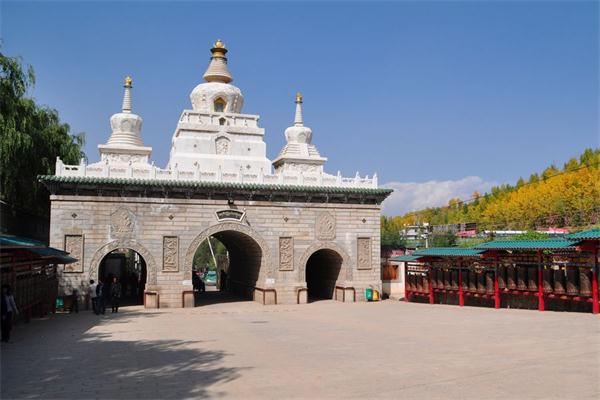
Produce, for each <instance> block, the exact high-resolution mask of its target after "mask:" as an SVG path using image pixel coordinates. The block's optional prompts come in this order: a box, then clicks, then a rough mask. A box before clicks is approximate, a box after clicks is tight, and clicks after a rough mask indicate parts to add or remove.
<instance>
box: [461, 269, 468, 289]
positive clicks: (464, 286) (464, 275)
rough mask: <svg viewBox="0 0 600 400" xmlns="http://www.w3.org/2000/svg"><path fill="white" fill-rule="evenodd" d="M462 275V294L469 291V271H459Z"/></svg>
mask: <svg viewBox="0 0 600 400" xmlns="http://www.w3.org/2000/svg"><path fill="white" fill-rule="evenodd" d="M461 273H462V276H461V278H462V289H463V292H466V291H468V290H469V270H468V269H463V270H462V271H461Z"/></svg>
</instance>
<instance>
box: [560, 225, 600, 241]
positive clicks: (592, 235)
mask: <svg viewBox="0 0 600 400" xmlns="http://www.w3.org/2000/svg"><path fill="white" fill-rule="evenodd" d="M564 238H565V239H569V240H585V239H596V240H600V229H599V228H596V229H589V230H587V231H582V232H576V233H570V234H568V235H565V236H564Z"/></svg>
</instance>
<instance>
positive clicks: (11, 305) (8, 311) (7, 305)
mask: <svg viewBox="0 0 600 400" xmlns="http://www.w3.org/2000/svg"><path fill="white" fill-rule="evenodd" d="M18 313H19V310H18V309H17V304H16V303H15V298H14V297H13V295H12V291H11V290H10V286H9V285H6V284H4V285H2V341H3V342H8V340H9V339H10V331H11V330H12V321H13V316H14V315H16V314H18Z"/></svg>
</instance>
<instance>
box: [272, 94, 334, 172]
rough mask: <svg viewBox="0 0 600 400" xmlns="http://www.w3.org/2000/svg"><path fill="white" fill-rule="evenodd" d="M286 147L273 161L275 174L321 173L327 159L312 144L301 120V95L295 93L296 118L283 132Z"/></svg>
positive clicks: (309, 134)
mask: <svg viewBox="0 0 600 400" xmlns="http://www.w3.org/2000/svg"><path fill="white" fill-rule="evenodd" d="M285 139H286V141H287V143H286V145H285V146H284V147H283V149H282V150H281V152H280V153H279V156H277V158H276V159H275V160H274V161H273V166H274V167H275V173H276V174H287V173H291V174H294V173H299V172H302V173H311V174H318V173H322V172H323V164H325V161H327V158H325V157H321V155H320V154H319V151H318V150H317V148H316V147H315V145H314V144H312V143H311V142H312V130H311V129H310V128H309V127H307V126H304V122H303V120H302V95H301V94H300V93H296V116H295V118H294V125H293V126H290V127H289V128H287V129H286V130H285Z"/></svg>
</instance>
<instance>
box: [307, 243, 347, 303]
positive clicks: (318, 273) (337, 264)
mask: <svg viewBox="0 0 600 400" xmlns="http://www.w3.org/2000/svg"><path fill="white" fill-rule="evenodd" d="M343 262H344V260H343V258H342V256H341V255H340V254H339V253H338V252H336V251H334V250H331V249H327V248H324V249H320V250H317V251H315V252H314V253H312V254H311V256H310V257H309V258H308V260H307V261H306V288H307V289H308V299H309V301H311V300H312V301H314V300H323V299H333V296H334V293H335V286H336V283H337V282H338V280H339V278H340V272H341V270H342V264H343Z"/></svg>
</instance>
